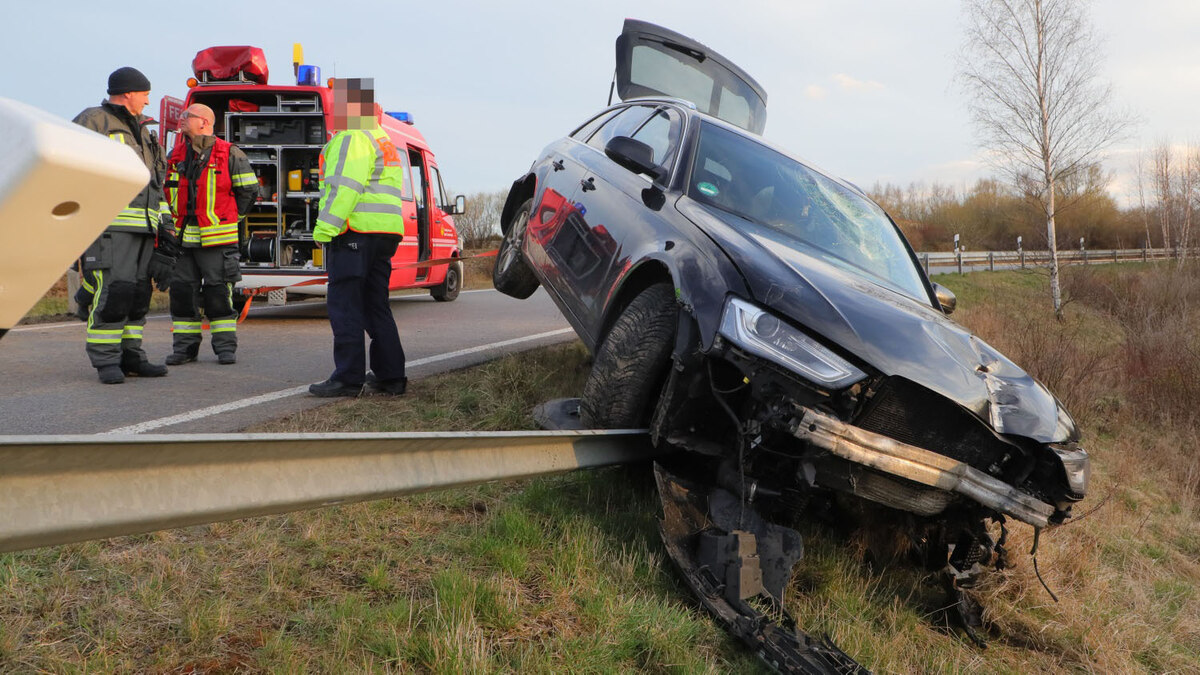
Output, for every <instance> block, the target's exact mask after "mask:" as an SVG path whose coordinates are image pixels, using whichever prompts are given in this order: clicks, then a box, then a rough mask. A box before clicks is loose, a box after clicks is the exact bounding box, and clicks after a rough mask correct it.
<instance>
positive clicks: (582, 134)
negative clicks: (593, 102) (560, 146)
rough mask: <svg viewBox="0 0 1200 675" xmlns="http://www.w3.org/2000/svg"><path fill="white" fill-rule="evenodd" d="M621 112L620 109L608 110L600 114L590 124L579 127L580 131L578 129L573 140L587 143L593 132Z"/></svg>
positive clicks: (572, 135)
mask: <svg viewBox="0 0 1200 675" xmlns="http://www.w3.org/2000/svg"><path fill="white" fill-rule="evenodd" d="M619 112H621V111H620V109H618V110H608V111H605V112H602V113H600V114H599V115H596V116H595V117H593V118H592V119H591V121H590V122H588V123H587V124H585V125H583V126H581V127H579V128H578V129H576V130H575V133H573V134H571V138H574V139H575V140H577V141H586V140H587V138H588V136H591V135H592V132H593V131H595V130H596V129H598V128H599V127H600V125H601V124H604V123H605V122H607V121H608V120H609V118H611V117H612V116H613V115H616V114H617V113H619Z"/></svg>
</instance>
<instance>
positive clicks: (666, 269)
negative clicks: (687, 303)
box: [596, 258, 680, 346]
mask: <svg viewBox="0 0 1200 675" xmlns="http://www.w3.org/2000/svg"><path fill="white" fill-rule="evenodd" d="M675 278H676V275H675V274H674V273H673V271H672V269H671V267H670V265H669V264H668V263H667V262H665V261H663V260H658V259H654V258H650V259H646V260H643V261H641V262H639V263H638V264H637V266H635V267H634V268H632V269H630V270H629V271H628V272H626V273H625V275H624V276H623V277H622V278H621V280H620V281H619V282H618V283H617V286H616V287H615V289H614V290H613V292H612V294H611V295H612V299H611V300H610V301H609V302H608V307H607V308H606V309H605V311H604V319H603V321H602V322H601V324H600V330H598V331H596V345H597V346H598V345H599V344H600V343H601V342H603V341H604V338H605V337H606V336H607V335H608V331H609V330H610V329H611V328H612V325H613V323H615V322H616V320H617V318H618V317H619V316H621V313H622V312H624V311H625V308H626V307H628V306H629V303H631V302H633V299H634V298H636V297H637V296H639V295H641V293H642V291H645V290H646V289H647V288H649V287H651V286H653V285H654V284H657V283H669V284H671V285H672V286H674V287H675V294H676V298H679V297H680V291H679V286H678V285H677V283H676V281H675Z"/></svg>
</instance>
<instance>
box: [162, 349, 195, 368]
mask: <svg viewBox="0 0 1200 675" xmlns="http://www.w3.org/2000/svg"><path fill="white" fill-rule="evenodd" d="M195 360H196V355H195V354H180V353H179V352H171V353H170V354H167V365H168V366H181V365H183V364H185V363H191V362H192V361H195Z"/></svg>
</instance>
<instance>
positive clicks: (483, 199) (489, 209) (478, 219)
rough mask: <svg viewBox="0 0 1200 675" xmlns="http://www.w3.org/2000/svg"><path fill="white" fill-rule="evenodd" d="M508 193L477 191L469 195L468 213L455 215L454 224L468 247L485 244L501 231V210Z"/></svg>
mask: <svg viewBox="0 0 1200 675" xmlns="http://www.w3.org/2000/svg"><path fill="white" fill-rule="evenodd" d="M507 194H508V193H507V192H506V191H504V190H501V191H498V192H476V193H473V194H471V195H468V196H467V210H466V213H462V214H459V215H457V216H455V217H454V225H455V227H457V228H458V232H459V234H461V235H462V238H463V244H464V245H465V246H466V247H467V248H479V247H481V246H483V245H484V244H485V243H486V241H487V238H488V237H490V236H492V235H493V234H496V233H498V232H500V210H501V209H502V208H504V197H505V196H506V195H507Z"/></svg>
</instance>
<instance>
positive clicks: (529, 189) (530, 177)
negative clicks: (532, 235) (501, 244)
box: [500, 172, 537, 234]
mask: <svg viewBox="0 0 1200 675" xmlns="http://www.w3.org/2000/svg"><path fill="white" fill-rule="evenodd" d="M536 188H537V176H536V175H534V173H533V172H530V173H527V174H525V175H524V176H521V177H520V178H518V179H516V180H514V181H513V184H512V187H510V188H509V189H508V197H506V198H505V199H504V208H502V209H501V210H500V232H501V233H502V234H503V233H504V232H507V231H508V226H509V221H511V220H512V217H513V214H514V213H516V211H517V208H519V207H520V206H521V204H524V203H525V200H526V199H530V198H531V197H533V194H534V191H535V190H536Z"/></svg>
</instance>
